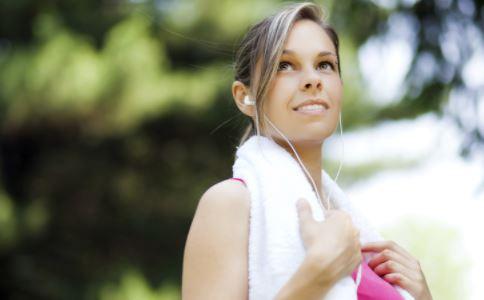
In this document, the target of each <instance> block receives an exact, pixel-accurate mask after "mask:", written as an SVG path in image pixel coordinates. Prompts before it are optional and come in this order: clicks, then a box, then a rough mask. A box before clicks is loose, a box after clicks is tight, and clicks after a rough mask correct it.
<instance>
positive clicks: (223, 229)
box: [182, 180, 332, 300]
mask: <svg viewBox="0 0 484 300" xmlns="http://www.w3.org/2000/svg"><path fill="white" fill-rule="evenodd" d="M249 214H250V195H249V192H248V190H247V188H246V187H245V186H244V185H243V184H241V183H240V182H237V181H233V180H226V181H223V182H221V183H218V184H216V185H214V186H213V187H211V188H210V189H208V190H207V192H205V194H204V195H203V196H202V198H201V199H200V202H199V205H198V207H197V211H196V213H195V216H194V218H193V222H192V225H191V227H190V231H189V234H188V238H187V242H186V246H185V253H184V260H183V275H182V299H183V300H191V299H247V298H248V273H247V270H248V257H247V249H248V239H249ZM315 257H316V256H312V255H307V256H306V258H305V260H304V262H303V263H302V264H301V266H300V267H299V269H298V270H297V271H296V273H295V274H294V275H293V276H292V277H291V279H290V280H289V281H288V282H287V283H286V284H285V285H284V286H283V288H282V289H281V290H280V292H279V293H278V294H277V296H276V299H278V300H283V299H284V300H285V299H321V298H322V296H324V295H325V294H326V293H327V291H328V290H329V288H330V287H331V286H332V283H330V282H329V281H328V280H327V279H326V278H324V279H323V278H322V277H321V276H320V274H321V272H322V269H321V267H318V268H319V269H316V266H318V265H320V264H321V263H319V264H315V263H313V262H314V261H315Z"/></svg>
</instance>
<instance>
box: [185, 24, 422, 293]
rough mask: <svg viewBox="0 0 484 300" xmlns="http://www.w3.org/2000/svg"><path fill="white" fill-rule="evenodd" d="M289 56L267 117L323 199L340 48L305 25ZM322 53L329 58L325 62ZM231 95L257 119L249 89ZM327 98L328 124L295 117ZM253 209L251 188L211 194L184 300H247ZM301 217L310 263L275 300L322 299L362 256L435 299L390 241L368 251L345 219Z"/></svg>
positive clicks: (194, 238)
mask: <svg viewBox="0 0 484 300" xmlns="http://www.w3.org/2000/svg"><path fill="white" fill-rule="evenodd" d="M284 49H285V50H290V52H288V53H285V54H284V55H283V56H282V58H281V60H280V62H279V71H278V73H277V76H276V78H275V80H274V82H272V84H271V86H270V89H269V93H268V96H267V97H268V98H267V99H266V100H267V101H266V102H265V104H264V107H263V110H264V111H265V113H266V115H267V117H268V118H269V119H270V120H271V121H272V123H274V124H275V125H276V127H277V128H278V129H279V130H281V131H282V132H284V133H285V135H286V136H287V138H288V139H289V140H290V141H291V142H292V143H293V145H294V147H295V148H296V150H297V151H298V154H299V156H300V158H301V159H302V161H303V163H304V164H305V166H306V168H307V169H308V171H309V173H310V174H311V176H312V177H313V179H314V181H315V182H316V184H317V188H318V189H319V190H320V191H321V192H322V193H323V194H324V191H322V190H321V185H320V183H321V167H322V156H321V155H322V153H321V149H322V145H323V142H324V140H325V139H326V138H327V137H329V136H330V135H331V134H332V133H333V132H334V130H335V129H336V126H337V122H338V116H339V112H340V109H341V102H342V93H343V91H342V90H343V89H342V82H341V78H340V76H339V74H338V71H337V67H336V63H337V60H336V55H335V53H336V52H335V48H334V45H333V43H332V42H331V40H330V38H329V37H328V36H327V35H326V33H325V32H324V30H323V29H322V28H321V27H320V26H319V25H317V24H316V23H314V22H312V21H309V20H300V21H298V22H296V23H295V24H294V27H293V28H292V30H291V31H290V33H289V36H288V39H287V42H286V44H285V47H284ZM321 52H324V53H327V54H325V55H324V56H320V55H318V54H319V53H321ZM254 82H257V78H255V79H254ZM232 93H233V96H234V100H235V103H236V105H237V107H238V108H239V109H240V110H241V111H242V112H243V113H244V114H246V115H248V116H250V117H252V118H254V116H255V111H254V110H255V107H254V106H249V105H245V104H244V103H243V99H244V97H245V96H246V95H249V96H252V94H251V93H250V87H246V86H245V85H244V84H242V83H241V82H238V81H235V82H234V83H233V85H232ZM320 97H322V98H325V99H326V100H327V101H328V102H329V105H330V108H329V110H328V111H327V113H326V114H325V115H324V116H320V115H317V116H308V115H300V114H298V113H296V112H295V111H294V110H293V108H294V107H295V106H297V105H299V104H301V103H302V102H303V101H305V100H307V99H312V98H320ZM265 128H268V130H267V131H266V132H263V134H264V135H267V136H269V135H270V136H272V137H273V139H274V140H275V141H276V142H277V143H278V144H280V145H281V146H282V147H284V148H286V149H287V150H288V152H289V153H292V150H291V149H290V148H289V147H288V146H287V145H285V143H284V142H283V140H282V139H281V138H280V137H279V136H278V135H277V133H276V132H275V131H273V130H271V129H270V127H267V126H266V127H265ZM249 203H250V194H249V192H248V190H247V188H246V187H245V186H244V185H243V184H242V183H240V182H238V181H234V180H225V181H222V182H220V183H218V184H216V185H214V186H212V187H211V188H210V189H208V190H207V191H206V192H205V193H204V195H203V196H202V198H201V199H200V202H199V205H198V207H197V210H196V212H195V216H194V219H193V222H192V225H191V227H190V232H189V234H188V238H187V243H186V246H185V254H184V263H183V278H182V298H183V299H246V298H247V289H248V282H247V278H248V274H247V267H248V264H247V247H248V236H249V232H248V227H249V215H250V205H249ZM297 210H298V215H299V220H300V230H301V237H302V239H303V242H304V246H305V248H306V257H305V259H304V261H303V263H302V264H301V266H300V268H299V269H298V270H297V272H296V273H295V274H294V275H293V276H292V277H291V279H290V280H289V281H288V283H286V285H284V286H283V288H282V289H281V291H280V292H279V294H278V295H277V297H276V299H321V298H322V297H324V295H325V294H326V293H327V291H328V290H329V289H330V288H331V286H332V285H333V284H334V283H335V282H336V281H337V280H339V279H340V278H342V277H344V276H348V275H349V274H351V272H352V270H354V269H355V268H356V267H357V266H358V264H359V263H360V262H361V251H362V250H363V251H372V252H376V253H377V254H376V255H375V256H374V258H373V260H372V261H371V262H370V267H371V268H373V269H374V270H375V272H377V274H379V275H381V276H383V279H384V280H387V281H389V282H392V283H394V284H396V285H400V286H401V287H403V288H404V289H406V290H407V291H408V292H409V293H410V294H411V295H412V296H414V298H415V299H417V300H427V299H431V296H430V291H429V290H428V286H427V284H426V282H425V278H424V276H423V272H422V270H421V268H420V265H419V264H418V262H417V261H416V260H415V259H414V258H413V257H412V256H411V255H410V254H409V253H408V252H406V251H405V250H403V248H401V247H400V246H398V245H396V244H395V243H393V242H388V241H385V242H383V243H372V244H368V245H363V246H361V245H360V244H359V231H358V230H357V228H355V227H354V225H353V223H352V221H351V217H350V216H349V215H348V214H346V213H345V212H342V211H337V210H328V211H326V218H325V221H323V222H316V221H315V220H314V219H313V218H312V214H311V212H310V207H309V205H308V204H307V201H305V200H304V201H298V206H297ZM221 224H223V226H221ZM397 278H400V279H397Z"/></svg>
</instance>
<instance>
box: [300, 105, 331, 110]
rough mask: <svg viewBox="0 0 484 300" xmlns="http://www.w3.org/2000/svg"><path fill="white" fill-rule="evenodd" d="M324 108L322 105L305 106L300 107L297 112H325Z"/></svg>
mask: <svg viewBox="0 0 484 300" xmlns="http://www.w3.org/2000/svg"><path fill="white" fill-rule="evenodd" d="M324 109H325V108H324V106H323V105H321V104H311V105H304V106H301V107H299V108H298V109H297V110H302V111H315V110H324Z"/></svg>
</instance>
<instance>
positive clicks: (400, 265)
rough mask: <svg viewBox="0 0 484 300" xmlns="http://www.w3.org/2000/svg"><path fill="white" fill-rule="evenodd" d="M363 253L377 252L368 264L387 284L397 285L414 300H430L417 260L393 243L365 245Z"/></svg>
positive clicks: (362, 248)
mask: <svg viewBox="0 0 484 300" xmlns="http://www.w3.org/2000/svg"><path fill="white" fill-rule="evenodd" d="M361 250H362V251H364V252H377V254H376V255H375V256H374V257H373V258H372V259H371V260H370V261H369V262H368V266H369V267H370V268H371V269H373V271H374V272H375V273H376V274H378V275H379V276H381V277H383V279H384V280H385V281H387V282H389V283H392V284H395V285H398V286H400V287H402V288H403V289H405V290H406V291H407V292H409V293H410V295H412V296H413V297H414V298H415V300H431V299H432V295H431V294H430V290H429V287H428V285H427V282H426V280H425V276H424V274H423V272H422V268H421V267H420V263H419V262H418V260H416V259H415V258H413V257H412V255H410V253H408V252H407V251H406V250H405V249H403V248H402V247H400V246H399V245H398V244H397V243H395V242H393V241H381V242H372V243H367V244H365V245H363V246H362V247H361Z"/></svg>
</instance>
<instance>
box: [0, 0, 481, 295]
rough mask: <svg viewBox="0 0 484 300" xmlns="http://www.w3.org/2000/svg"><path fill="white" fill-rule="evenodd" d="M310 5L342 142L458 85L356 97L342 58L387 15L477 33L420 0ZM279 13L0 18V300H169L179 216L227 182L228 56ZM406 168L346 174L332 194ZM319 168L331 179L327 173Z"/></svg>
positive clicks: (171, 8) (91, 9)
mask: <svg viewBox="0 0 484 300" xmlns="http://www.w3.org/2000/svg"><path fill="white" fill-rule="evenodd" d="M317 2H318V3H322V4H323V5H325V6H326V7H327V11H328V13H329V20H330V21H331V23H332V24H334V25H335V27H336V29H337V30H338V32H339V34H340V39H341V56H342V67H343V79H344V87H345V99H344V104H343V111H344V113H343V118H344V120H343V121H344V124H345V126H344V127H345V131H348V130H351V129H354V128H359V127H363V126H371V125H372V124H375V123H378V122H380V121H381V120H383V119H398V118H412V117H415V116H417V115H419V114H422V113H425V112H428V111H435V112H437V113H439V110H441V108H442V104H443V103H445V101H447V98H446V97H447V95H448V94H449V92H450V90H451V86H450V84H461V83H462V80H461V78H460V77H459V74H460V73H459V72H456V73H455V74H456V75H455V76H454V77H452V78H450V79H448V81H447V82H443V81H442V80H440V79H439V78H438V77H437V75H435V76H434V77H431V78H430V79H429V80H428V81H425V84H422V85H421V86H420V87H419V88H418V89H413V90H412V89H411V91H409V92H408V93H407V95H405V96H404V97H403V100H402V101H400V102H398V103H396V104H395V105H392V106H388V107H381V106H378V105H376V104H373V102H371V101H369V99H367V97H368V96H367V92H366V90H367V89H366V87H365V85H364V83H363V82H362V78H361V74H360V72H359V67H358V59H357V54H358V51H359V48H360V46H361V45H362V44H363V43H364V42H365V41H366V40H367V39H368V38H369V37H371V36H373V35H378V34H381V33H384V32H385V29H386V28H387V27H388V26H387V25H388V24H387V19H388V18H389V17H390V16H391V15H392V14H393V13H398V12H405V13H407V14H410V15H412V16H414V17H415V18H416V19H417V20H418V22H420V23H421V24H430V25H428V26H422V27H421V28H423V29H421V30H427V29H426V28H437V29H438V30H440V33H441V34H443V33H442V32H443V31H444V27H443V26H441V25H442V22H444V21H445V20H446V18H447V17H448V16H449V15H454V14H459V16H460V17H461V18H460V19H459V20H467V21H468V23H469V24H474V23H476V24H477V22H478V18H481V19H480V20H481V21H480V22H482V16H481V15H480V14H481V13H482V12H480V13H478V14H477V13H476V14H475V15H472V16H470V15H463V14H462V13H461V12H459V11H458V10H455V11H452V7H450V8H449V9H443V10H438V9H437V8H436V7H435V5H434V4H433V3H431V1H419V2H417V3H416V4H415V5H414V7H413V8H409V7H395V8H382V7H378V6H377V5H376V4H375V3H374V2H372V1H317ZM284 3H285V2H284V1H276V0H264V1H259V0H250V1H231V0H223V1H219V0H203V1H202V0H180V1H174V0H161V1H154V0H147V1H124V0H114V1H94V0H86V1H72V0H70V1H57V0H54V1H47V2H39V1H33V0H23V1H3V2H2V3H1V4H0V25H1V26H0V167H1V175H0V179H1V180H0V270H2V274H3V275H4V277H5V278H8V281H6V280H3V281H0V298H2V299H3V298H12V299H24V298H28V299H92V298H101V299H107V300H108V299H138V298H143V299H150V298H161V299H175V298H178V297H179V296H180V295H179V293H178V291H177V289H178V287H179V280H180V277H181V276H180V272H181V261H182V251H183V247H184V242H185V238H186V234H187V232H188V228H189V226H190V222H191V219H192V217H193V212H194V210H195V208H196V205H197V203H198V199H199V198H200V196H201V194H202V193H203V192H204V190H206V189H207V188H208V187H209V186H210V185H212V184H214V183H215V182H217V181H220V180H221V179H224V178H227V177H230V175H231V169H230V167H231V163H232V159H233V152H234V149H235V146H236V145H237V143H238V138H239V136H240V134H241V130H242V128H243V127H244V125H245V122H246V121H247V119H246V118H245V116H241V114H240V113H239V112H238V111H237V110H236V108H235V106H234V105H233V101H232V97H231V94H230V86H231V83H232V79H233V74H232V70H231V64H232V62H233V58H234V50H235V49H236V47H237V43H238V42H239V41H240V39H241V38H242V36H243V34H244V33H245V31H246V29H247V28H248V26H249V25H250V24H253V23H254V22H256V21H258V20H260V19H261V18H263V17H264V16H266V15H268V14H270V13H272V12H273V11H274V10H276V9H277V7H279V6H280V5H283V4H284ZM474 3H479V2H478V1H474ZM452 5H454V4H452ZM476 7H479V6H478V5H477V6H476ZM411 9H414V11H412V10H411ZM473 22H474V23H473ZM463 23H465V22H464V21H463ZM437 35H438V34H437ZM427 36H428V35H427V34H425V33H422V32H421V33H419V34H418V42H419V44H418V46H417V50H416V51H417V52H418V53H421V52H424V51H429V52H430V53H432V55H434V56H435V59H436V61H437V63H438V64H441V65H442V66H444V67H445V66H447V65H448V64H449V62H447V61H446V60H445V57H443V55H442V53H441V52H439V51H440V49H437V48H436V46H435V45H433V44H431V43H430V42H429V41H428V40H427V38H426V37H427ZM429 49H430V50H429ZM418 53H416V57H417V56H418ZM462 57H464V58H465V57H466V56H462ZM463 63H464V62H461V64H463ZM415 65H417V64H415ZM444 67H443V68H444ZM414 73H415V72H410V73H409V74H412V76H413V75H415V74H414ZM416 75H418V74H416ZM412 78H414V77H412ZM415 78H418V76H415ZM409 82H410V83H412V81H409ZM417 83H418V82H417ZM420 83H421V82H420ZM412 84H413V83H412ZM447 84H448V85H449V86H447ZM412 86H413V85H410V87H412ZM479 138H480V135H475V140H479ZM412 163H414V162H400V163H398V164H397V165H395V162H369V163H368V164H366V165H363V166H355V167H354V168H353V169H350V170H347V171H345V172H346V174H347V176H344V177H343V178H346V179H347V181H346V182H344V183H343V184H344V185H347V184H350V183H351V182H352V181H355V180H358V178H360V177H362V176H368V175H370V174H371V173H372V172H375V171H376V170H381V169H382V168H390V167H391V168H394V167H406V166H408V165H409V164H412ZM325 165H327V166H328V168H329V169H330V173H331V174H335V173H336V170H337V162H331V161H328V162H325ZM333 170H334V171H333ZM415 230H417V228H416V229H415ZM398 234H399V235H400V233H398ZM401 234H402V236H403V235H404V233H401ZM433 236H438V235H433ZM436 242H440V240H439V241H436ZM446 245H447V244H445V245H443V247H447V246H446ZM450 246H451V245H450V244H449V245H448V247H450ZM419 251H421V250H419ZM422 251H423V250H422ZM424 254H425V253H423V252H422V255H424ZM425 255H426V254H425ZM453 264H454V262H452V264H451V266H454V265H453ZM432 268H433V266H432V267H429V272H432V270H430V269H432ZM439 268H443V267H442V266H440V265H439V266H437V267H436V270H442V269H439ZM133 270H135V271H133ZM446 270H447V269H445V270H444V271H446ZM448 270H450V271H455V272H459V270H458V269H456V268H454V267H449V269H448ZM439 274H440V273H439ZM456 274H457V273H456ZM429 277H431V278H432V282H433V283H432V284H433V285H435V286H436V289H440V287H441V286H444V284H445V283H444V279H443V278H440V277H438V275H430V276H429ZM160 284H161V286H160ZM441 291H442V290H441ZM436 295H439V296H442V298H441V299H448V298H445V297H446V296H445V295H443V294H442V293H440V292H439V294H436ZM448 295H454V294H452V293H449V294H448ZM436 298H437V297H436Z"/></svg>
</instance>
